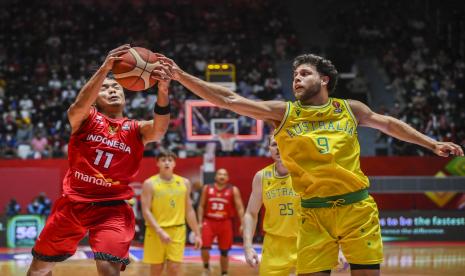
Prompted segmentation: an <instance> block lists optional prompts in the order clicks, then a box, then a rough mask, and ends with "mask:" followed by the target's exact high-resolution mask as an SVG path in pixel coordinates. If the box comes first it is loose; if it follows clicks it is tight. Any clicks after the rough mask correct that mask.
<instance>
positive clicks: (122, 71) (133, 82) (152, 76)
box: [112, 47, 170, 91]
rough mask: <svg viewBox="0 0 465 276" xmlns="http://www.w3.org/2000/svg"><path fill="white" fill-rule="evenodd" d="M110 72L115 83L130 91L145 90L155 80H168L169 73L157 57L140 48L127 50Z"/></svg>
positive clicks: (155, 81) (154, 82)
mask: <svg viewBox="0 0 465 276" xmlns="http://www.w3.org/2000/svg"><path fill="white" fill-rule="evenodd" d="M112 71H113V75H114V77H115V79H116V81H117V82H118V83H119V84H121V85H122V86H123V87H124V88H126V89H128V90H131V91H141V90H146V89H148V88H150V87H152V86H154V85H155V84H156V83H157V80H168V79H170V77H169V71H168V69H167V68H166V66H163V62H162V61H160V60H159V57H158V55H157V54H155V53H153V52H152V51H150V50H148V49H145V48H141V47H132V48H129V49H127V51H126V52H125V53H124V54H122V55H121V56H120V57H119V58H117V59H116V60H115V62H114V64H113V68H112Z"/></svg>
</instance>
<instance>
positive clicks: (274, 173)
mask: <svg viewBox="0 0 465 276" xmlns="http://www.w3.org/2000/svg"><path fill="white" fill-rule="evenodd" d="M273 177H274V178H278V179H284V178H287V177H289V174H286V175H278V171H277V170H276V162H274V163H273Z"/></svg>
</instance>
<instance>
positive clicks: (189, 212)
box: [184, 178, 202, 249]
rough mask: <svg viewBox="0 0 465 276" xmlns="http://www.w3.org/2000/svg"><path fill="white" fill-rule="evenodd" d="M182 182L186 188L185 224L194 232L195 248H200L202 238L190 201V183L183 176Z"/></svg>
mask: <svg viewBox="0 0 465 276" xmlns="http://www.w3.org/2000/svg"><path fill="white" fill-rule="evenodd" d="M184 183H185V185H186V188H187V193H186V210H185V212H186V221H187V225H189V227H190V228H191V230H192V231H193V232H194V234H195V243H194V246H195V248H196V249H200V248H201V247H202V238H201V235H200V227H199V224H198V223H197V217H196V214H195V211H194V208H193V207H192V201H191V184H190V181H189V180H188V179H186V178H184Z"/></svg>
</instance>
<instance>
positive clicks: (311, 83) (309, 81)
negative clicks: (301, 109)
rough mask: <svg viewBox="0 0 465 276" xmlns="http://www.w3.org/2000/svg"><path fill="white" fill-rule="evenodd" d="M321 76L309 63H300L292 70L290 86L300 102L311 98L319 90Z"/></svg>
mask: <svg viewBox="0 0 465 276" xmlns="http://www.w3.org/2000/svg"><path fill="white" fill-rule="evenodd" d="M321 82H322V77H321V76H320V74H319V73H318V71H317V70H316V68H315V66H313V65H311V64H301V65H299V66H298V67H297V68H296V69H295V71H294V81H293V84H292V88H293V91H294V96H295V98H296V99H297V100H299V101H301V102H306V101H307V100H309V99H311V98H312V97H314V96H315V95H317V94H318V93H320V90H321Z"/></svg>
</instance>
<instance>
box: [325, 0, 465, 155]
mask: <svg viewBox="0 0 465 276" xmlns="http://www.w3.org/2000/svg"><path fill="white" fill-rule="evenodd" d="M336 3H337V5H338V6H339V7H340V8H339V9H337V10H336V11H335V12H334V13H328V15H327V18H325V20H322V22H325V26H322V27H324V28H326V29H327V30H328V32H329V33H330V34H331V38H332V40H331V43H332V44H333V45H336V44H337V45H338V47H340V49H341V51H342V52H344V53H345V54H346V55H352V56H353V57H354V59H357V58H360V57H367V56H375V57H377V59H378V60H379V64H380V66H381V67H382V68H383V69H384V70H385V72H386V75H387V78H388V79H389V83H390V84H389V85H388V87H387V88H388V91H390V92H391V93H392V96H393V97H394V98H395V103H394V106H393V107H392V108H389V107H384V108H381V109H382V110H378V111H380V112H382V113H385V114H389V115H392V116H394V117H396V118H399V119H401V120H403V121H405V122H407V123H408V124H410V125H412V126H413V127H415V128H416V129H417V130H419V131H421V132H423V133H426V134H427V135H428V136H430V137H432V138H434V139H437V140H440V141H452V142H455V143H457V144H460V145H462V147H465V108H464V106H465V78H464V74H465V30H464V29H463V26H465V17H464V16H463V15H464V14H465V6H464V5H463V4H462V3H461V2H460V1H446V2H444V3H443V2H438V1H430V0H428V1H411V2H409V4H408V5H405V3H403V2H396V1H389V0H381V1H364V0H356V1H345V2H343V1H337V0H332V1H329V2H327V3H326V5H330V6H331V5H335V4H336ZM380 139H381V140H382V139H385V140H386V141H388V142H389V144H390V147H391V149H390V151H391V153H392V154H393V155H426V154H432V153H431V152H430V151H429V150H425V149H423V148H420V147H417V146H415V145H411V144H408V143H403V142H400V141H398V140H396V139H390V138H389V139H388V138H387V137H386V136H381V137H380Z"/></svg>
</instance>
